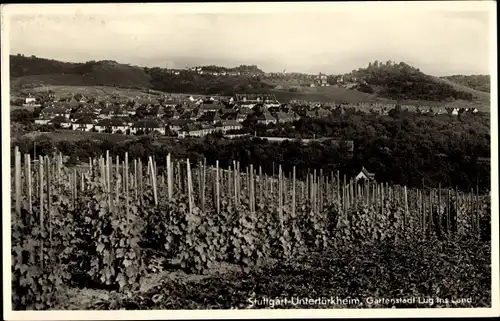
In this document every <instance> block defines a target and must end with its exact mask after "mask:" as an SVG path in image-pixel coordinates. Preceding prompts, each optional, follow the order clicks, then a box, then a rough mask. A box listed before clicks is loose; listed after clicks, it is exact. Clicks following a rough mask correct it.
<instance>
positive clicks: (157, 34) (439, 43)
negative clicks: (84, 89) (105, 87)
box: [9, 2, 493, 76]
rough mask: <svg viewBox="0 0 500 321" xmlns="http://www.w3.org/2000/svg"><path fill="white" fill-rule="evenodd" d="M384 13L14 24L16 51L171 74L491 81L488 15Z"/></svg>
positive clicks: (24, 19)
mask: <svg viewBox="0 0 500 321" xmlns="http://www.w3.org/2000/svg"><path fill="white" fill-rule="evenodd" d="M407 4H409V3H408V2H406V3H405V5H407ZM281 5H284V4H281ZM46 6H47V5H46ZM160 8H161V9H160ZM384 8H388V7H387V6H385V7H384ZM384 8H382V7H381V9H380V10H368V7H360V6H357V7H353V8H350V9H349V10H345V8H344V9H343V10H331V9H329V10H306V11H305V12H297V11H294V10H288V11H287V10H281V11H276V10H274V11H269V12H266V11H257V12H252V11H251V10H247V11H245V10H233V11H230V10H225V11H220V12H219V11H216V10H215V11H208V12H207V11H200V13H195V12H193V11H192V10H191V11H189V10H180V11H179V10H168V7H166V6H164V7H157V8H156V9H155V10H149V11H147V10H142V11H137V12H134V11H133V10H121V9H120V8H119V7H117V8H115V9H114V10H113V11H112V12H110V10H100V11H96V10H95V9H94V10H93V11H89V10H87V11H85V10H81V11H78V12H76V13H75V10H74V9H73V11H72V12H71V7H69V9H68V7H66V11H64V13H63V12H61V13H59V12H58V11H57V10H45V11H43V10H41V11H34V10H31V11H27V10H25V11H17V12H16V13H13V14H11V15H10V16H9V18H10V20H9V36H10V42H9V45H10V47H9V51H10V53H11V54H17V53H22V54H24V55H36V56H37V57H43V58H51V59H57V60H63V61H71V62H84V61H89V60H116V61H118V62H120V63H129V64H132V65H139V66H148V67H155V66H157V67H168V68H184V67H186V66H197V65H208V64H214V65H219V66H225V67H233V66H237V65H240V64H248V65H250V64H253V65H257V66H259V68H261V69H262V70H264V71H266V72H280V71H283V70H286V71H287V72H293V71H295V72H306V73H318V72H323V73H328V74H340V73H346V72H350V71H351V70H353V69H358V68H361V67H366V66H367V65H368V62H371V61H375V60H378V61H387V60H392V61H395V62H399V61H404V62H406V63H408V64H410V65H413V66H415V67H417V68H420V69H421V70H422V71H424V72H426V73H428V74H432V75H436V76H444V75H452V74H489V73H490V67H489V61H490V46H491V45H492V44H490V42H491V40H490V33H491V32H493V30H492V29H491V28H490V20H489V18H490V15H489V12H488V11H479V10H463V11H450V10H446V9H444V7H440V8H439V9H433V10H412V8H411V6H408V10H399V11H397V12H394V11H391V10H387V9H384ZM68 10H69V11H68ZM37 12H38V13H37ZM68 12H70V14H68Z"/></svg>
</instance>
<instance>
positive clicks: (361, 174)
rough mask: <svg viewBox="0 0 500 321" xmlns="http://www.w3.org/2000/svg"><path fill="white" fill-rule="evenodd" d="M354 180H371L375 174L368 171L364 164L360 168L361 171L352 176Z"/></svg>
mask: <svg viewBox="0 0 500 321" xmlns="http://www.w3.org/2000/svg"><path fill="white" fill-rule="evenodd" d="M354 180H356V181H360V180H361V181H373V180H375V174H373V173H370V172H369V171H368V170H367V169H366V168H365V167H364V166H363V167H362V168H361V172H359V174H358V175H356V177H355V178H354Z"/></svg>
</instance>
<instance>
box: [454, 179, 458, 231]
mask: <svg viewBox="0 0 500 321" xmlns="http://www.w3.org/2000/svg"><path fill="white" fill-rule="evenodd" d="M458 222H459V221H458V187H457V186H456V185H455V230H456V231H457V232H458V231H459V228H458Z"/></svg>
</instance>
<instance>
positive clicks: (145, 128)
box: [130, 118, 165, 135]
mask: <svg viewBox="0 0 500 321" xmlns="http://www.w3.org/2000/svg"><path fill="white" fill-rule="evenodd" d="M138 131H142V132H144V133H145V134H149V133H151V132H154V131H157V132H159V133H160V134H162V135H165V126H163V124H162V123H161V122H159V121H158V120H156V119H151V118H147V119H141V120H138V121H136V122H135V123H134V124H133V125H132V127H131V128H130V132H131V133H132V134H136V133H137V132H138Z"/></svg>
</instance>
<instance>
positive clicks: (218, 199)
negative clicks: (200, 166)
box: [215, 160, 220, 214]
mask: <svg viewBox="0 0 500 321" xmlns="http://www.w3.org/2000/svg"><path fill="white" fill-rule="evenodd" d="M215 200H216V201H215V205H216V208H217V214H219V213H220V186H219V161H218V160H216V161H215Z"/></svg>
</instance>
